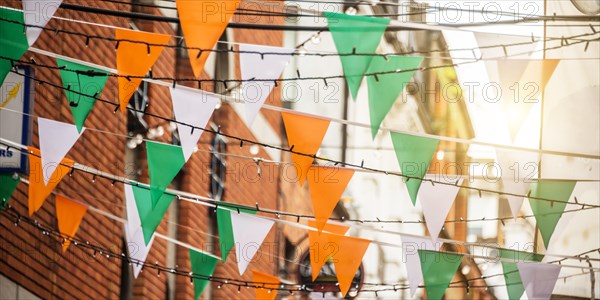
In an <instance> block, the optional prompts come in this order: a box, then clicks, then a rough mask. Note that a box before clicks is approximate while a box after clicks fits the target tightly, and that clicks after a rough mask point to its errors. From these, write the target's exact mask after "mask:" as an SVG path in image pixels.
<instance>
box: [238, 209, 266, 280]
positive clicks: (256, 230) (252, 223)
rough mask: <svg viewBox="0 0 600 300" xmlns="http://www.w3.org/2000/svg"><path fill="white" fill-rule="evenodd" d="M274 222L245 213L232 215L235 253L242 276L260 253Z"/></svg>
mask: <svg viewBox="0 0 600 300" xmlns="http://www.w3.org/2000/svg"><path fill="white" fill-rule="evenodd" d="M273 224H274V222H273V221H271V220H267V219H263V218H259V217H255V216H253V215H249V214H245V213H237V212H235V213H231V228H233V238H234V239H235V252H236V256H237V264H238V270H239V272H240V275H244V272H246V268H247V267H248V265H249V264H250V262H251V261H252V259H253V258H254V255H256V253H257V252H258V248H260V245H261V244H262V242H263V241H264V240H265V238H266V237H267V235H268V234H269V231H271V227H273Z"/></svg>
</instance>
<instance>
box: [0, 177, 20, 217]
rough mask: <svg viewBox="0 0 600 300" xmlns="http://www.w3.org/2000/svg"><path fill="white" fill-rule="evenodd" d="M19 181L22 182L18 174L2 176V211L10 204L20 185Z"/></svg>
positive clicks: (0, 178)
mask: <svg viewBox="0 0 600 300" xmlns="http://www.w3.org/2000/svg"><path fill="white" fill-rule="evenodd" d="M19 181H21V178H20V177H19V175H17V174H16V173H15V174H0V210H2V209H3V208H4V206H6V204H7V203H8V200H9V199H10V197H11V196H12V194H13V193H14V192H15V189H16V188H17V185H18V184H19Z"/></svg>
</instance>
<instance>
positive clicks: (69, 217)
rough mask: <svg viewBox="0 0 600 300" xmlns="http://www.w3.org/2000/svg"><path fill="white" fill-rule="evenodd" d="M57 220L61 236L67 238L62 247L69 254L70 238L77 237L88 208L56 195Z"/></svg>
mask: <svg viewBox="0 0 600 300" xmlns="http://www.w3.org/2000/svg"><path fill="white" fill-rule="evenodd" d="M55 200H56V219H57V220H58V230H59V231H60V233H61V235H63V236H64V237H67V238H66V240H65V242H64V243H63V245H62V251H63V252H67V248H69V245H70V244H71V240H70V239H69V238H68V237H73V236H75V233H76V232H77V229H78V228H79V224H81V219H83V216H84V215H85V213H86V212H87V207H85V206H83V205H81V204H79V203H77V202H75V201H73V200H70V199H67V198H65V197H63V196H59V195H56V198H55Z"/></svg>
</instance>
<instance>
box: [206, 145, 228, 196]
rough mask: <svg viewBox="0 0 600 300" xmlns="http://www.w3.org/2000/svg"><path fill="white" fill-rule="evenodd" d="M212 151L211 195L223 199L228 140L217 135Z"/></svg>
mask: <svg viewBox="0 0 600 300" xmlns="http://www.w3.org/2000/svg"><path fill="white" fill-rule="evenodd" d="M210 151H211V152H212V154H211V158H210V187H209V188H210V196H211V197H212V198H214V199H215V200H217V201H221V199H222V198H223V194H224V193H225V174H226V173H227V162H226V160H225V155H223V153H226V152H227V141H226V140H225V138H224V137H222V136H220V135H218V134H217V135H215V137H214V138H213V140H212V143H211V146H210Z"/></svg>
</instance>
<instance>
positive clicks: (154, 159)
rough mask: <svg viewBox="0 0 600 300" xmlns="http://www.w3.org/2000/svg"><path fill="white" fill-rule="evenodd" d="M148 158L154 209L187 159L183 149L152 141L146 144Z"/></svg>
mask: <svg viewBox="0 0 600 300" xmlns="http://www.w3.org/2000/svg"><path fill="white" fill-rule="evenodd" d="M146 156H147V158H148V173H149V174H150V189H151V192H152V207H153V208H154V207H156V204H157V203H158V200H159V199H160V198H161V197H162V195H163V193H164V192H165V190H166V189H167V187H168V186H169V184H170V183H171V181H173V179H174V178H175V176H177V174H178V173H179V171H180V170H181V168H183V165H184V164H185V157H183V149H182V148H181V147H179V146H175V145H169V144H163V143H157V142H151V141H147V142H146Z"/></svg>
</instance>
